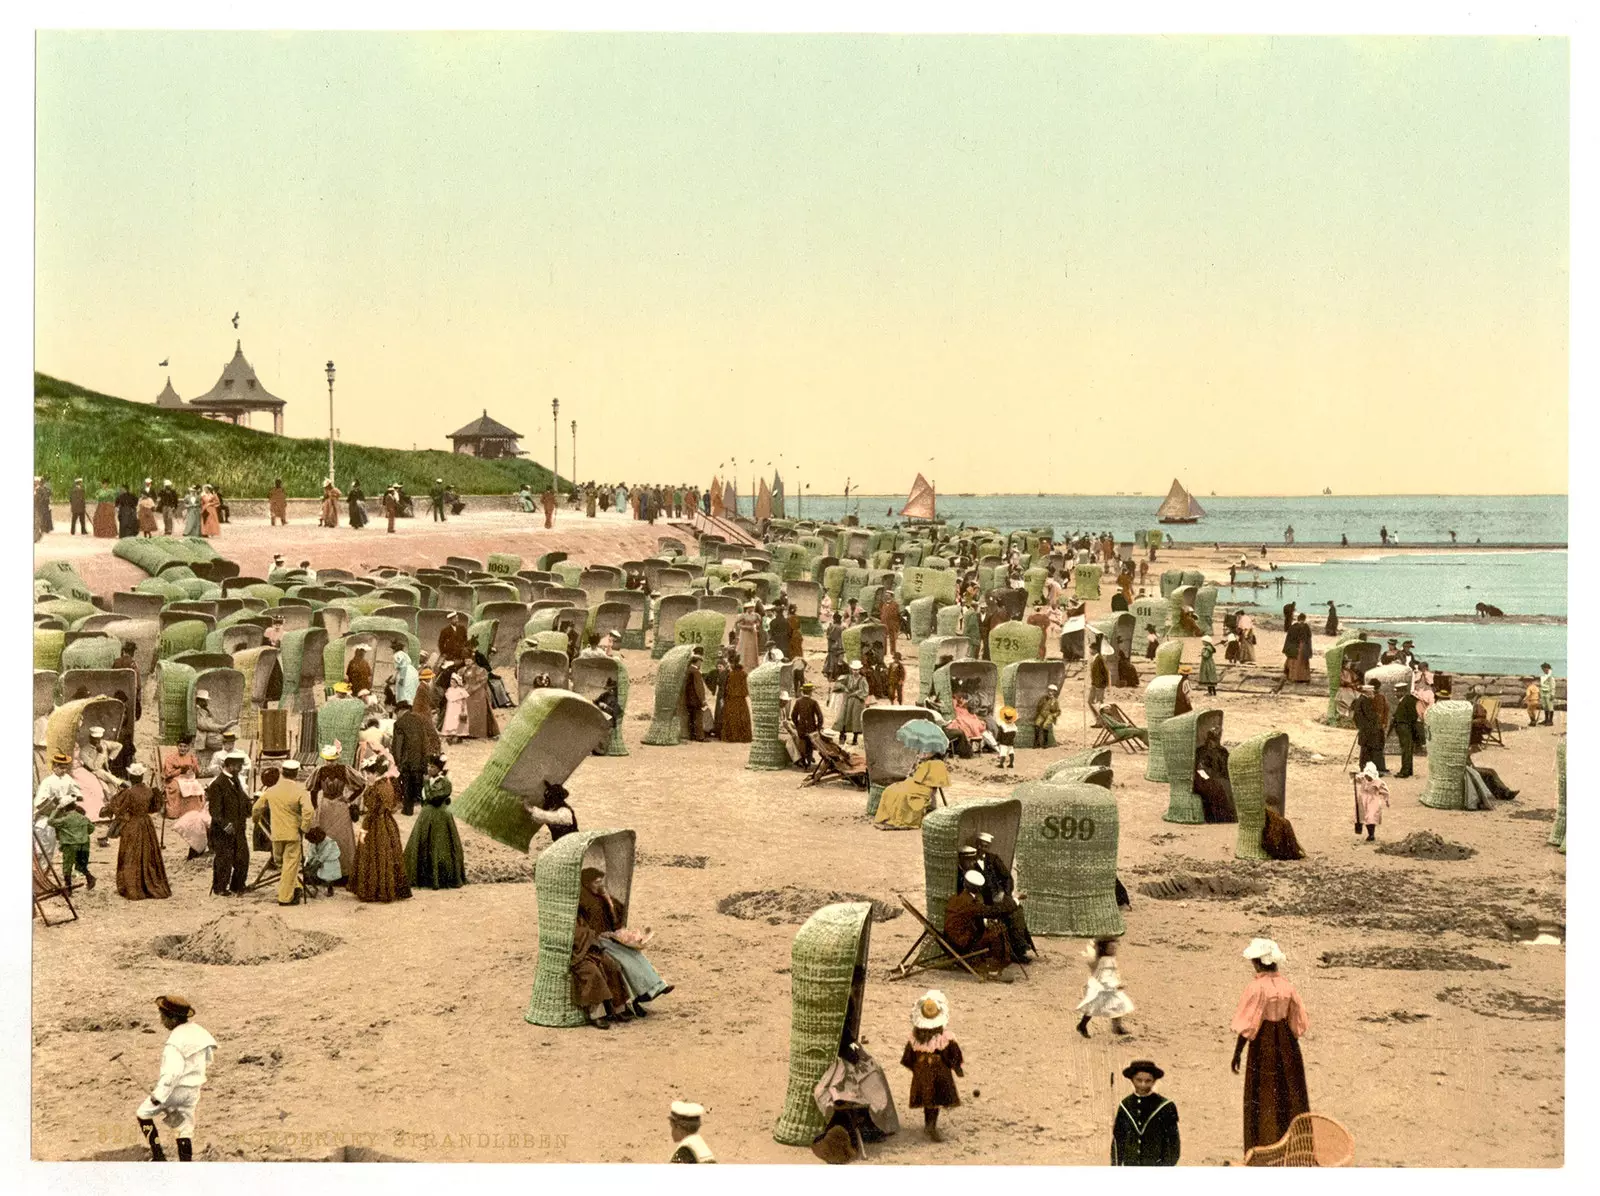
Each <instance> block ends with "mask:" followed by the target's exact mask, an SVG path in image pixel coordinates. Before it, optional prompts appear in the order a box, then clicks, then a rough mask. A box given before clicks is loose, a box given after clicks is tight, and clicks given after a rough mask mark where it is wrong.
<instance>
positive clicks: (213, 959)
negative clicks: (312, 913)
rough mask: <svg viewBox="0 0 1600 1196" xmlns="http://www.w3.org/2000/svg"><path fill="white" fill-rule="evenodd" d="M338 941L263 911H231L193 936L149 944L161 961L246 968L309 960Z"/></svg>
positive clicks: (332, 946) (328, 935)
mask: <svg viewBox="0 0 1600 1196" xmlns="http://www.w3.org/2000/svg"><path fill="white" fill-rule="evenodd" d="M341 941H342V940H340V939H339V938H338V937H337V936H335V935H331V934H325V933H323V932H322V931H320V930H297V929H295V928H294V927H292V926H290V925H289V924H288V923H287V922H285V921H284V920H283V918H281V917H280V916H279V915H277V914H275V913H270V912H268V911H266V910H255V909H233V910H229V911H228V912H227V913H225V914H223V915H221V916H220V917H217V918H213V919H212V920H211V921H209V922H207V923H206V924H205V925H203V926H201V927H200V929H199V930H196V931H195V932H194V933H193V934H183V935H176V934H175V935H167V936H165V937H163V938H159V939H157V940H156V941H155V943H154V944H152V945H153V947H154V949H155V953H156V954H157V955H159V956H161V957H162V958H163V959H177V960H182V961H183V962H184V963H211V964H234V965H249V964H260V963H280V962H283V961H285V960H291V959H309V958H310V957H311V956H313V955H321V954H322V953H323V952H324V951H329V950H332V949H333V948H334V947H337V946H338V945H339V943H340V942H341Z"/></svg>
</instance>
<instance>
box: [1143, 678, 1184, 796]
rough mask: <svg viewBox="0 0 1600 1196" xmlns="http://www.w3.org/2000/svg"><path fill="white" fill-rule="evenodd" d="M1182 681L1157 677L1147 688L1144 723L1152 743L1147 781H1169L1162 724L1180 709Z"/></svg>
mask: <svg viewBox="0 0 1600 1196" xmlns="http://www.w3.org/2000/svg"><path fill="white" fill-rule="evenodd" d="M1180 680H1181V678H1179V677H1176V676H1166V677H1156V678H1155V679H1153V680H1152V681H1151V682H1150V684H1149V685H1147V686H1145V691H1144V722H1145V728H1146V730H1147V732H1148V738H1149V741H1150V751H1149V754H1148V755H1147V756H1146V758H1145V766H1144V779H1145V780H1147V781H1165V780H1166V779H1167V765H1166V758H1165V757H1164V756H1163V755H1162V753H1161V724H1162V723H1164V722H1166V721H1167V720H1168V719H1169V718H1171V717H1172V712H1173V711H1174V710H1176V709H1177V708H1178V685H1179V682H1180Z"/></svg>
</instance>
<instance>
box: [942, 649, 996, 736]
mask: <svg viewBox="0 0 1600 1196" xmlns="http://www.w3.org/2000/svg"><path fill="white" fill-rule="evenodd" d="M999 688H1000V670H999V668H998V666H996V664H995V663H994V661H992V660H955V661H951V662H950V663H949V664H947V665H945V666H944V667H943V668H940V669H935V670H934V674H933V697H934V699H935V700H936V701H937V702H938V704H939V709H940V710H943V711H944V712H945V713H946V715H947V716H948V715H949V713H950V712H952V711H954V710H955V695H956V693H957V692H960V693H964V694H966V695H967V705H968V707H969V708H971V709H973V710H974V711H977V710H980V709H981V710H993V709H994V703H995V697H996V696H997V693H998V691H999ZM935 721H937V720H935Z"/></svg>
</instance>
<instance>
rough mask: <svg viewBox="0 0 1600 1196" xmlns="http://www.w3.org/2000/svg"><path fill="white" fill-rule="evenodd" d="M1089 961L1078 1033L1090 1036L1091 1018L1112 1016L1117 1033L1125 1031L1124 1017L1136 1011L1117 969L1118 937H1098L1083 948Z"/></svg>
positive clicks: (1115, 1032)
mask: <svg viewBox="0 0 1600 1196" xmlns="http://www.w3.org/2000/svg"><path fill="white" fill-rule="evenodd" d="M1083 954H1084V958H1085V959H1087V960H1088V961H1089V982H1088V983H1087V984H1086V985H1085V986H1084V990H1083V1000H1081V1001H1079V1002H1078V1012H1079V1013H1081V1014H1083V1016H1082V1017H1081V1018H1079V1019H1078V1033H1079V1034H1082V1035H1083V1036H1084V1037H1085V1038H1088V1037H1089V1019H1090V1018H1091V1017H1109V1018H1110V1019H1111V1030H1112V1033H1114V1034H1126V1033H1127V1030H1125V1029H1123V1026H1122V1019H1123V1017H1125V1016H1126V1015H1127V1014H1130V1013H1132V1012H1133V999H1132V998H1131V997H1129V996H1128V994H1127V993H1125V992H1123V991H1122V976H1121V974H1120V973H1119V972H1118V971H1117V940H1116V939H1096V940H1095V941H1094V945H1093V946H1092V947H1089V948H1088V949H1087V950H1085V951H1084V953H1083Z"/></svg>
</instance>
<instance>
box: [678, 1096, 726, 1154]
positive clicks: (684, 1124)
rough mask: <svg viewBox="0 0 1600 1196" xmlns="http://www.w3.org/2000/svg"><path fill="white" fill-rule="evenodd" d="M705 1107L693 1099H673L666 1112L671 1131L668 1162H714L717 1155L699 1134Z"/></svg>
mask: <svg viewBox="0 0 1600 1196" xmlns="http://www.w3.org/2000/svg"><path fill="white" fill-rule="evenodd" d="M705 1115H706V1111H705V1109H704V1108H703V1107H702V1106H700V1105H697V1104H695V1103H694V1102H693V1101H686V1100H675V1101H673V1102H672V1108H671V1109H670V1110H669V1111H668V1113H667V1124H668V1126H669V1128H670V1129H671V1131H672V1147H673V1149H672V1157H671V1158H670V1159H668V1160H667V1162H669V1163H715V1162H716V1161H717V1156H716V1155H714V1154H712V1153H711V1147H709V1146H707V1145H706V1140H705V1139H704V1138H702V1137H701V1136H700V1120H701V1118H703V1117H704V1116H705Z"/></svg>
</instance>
